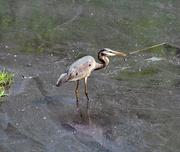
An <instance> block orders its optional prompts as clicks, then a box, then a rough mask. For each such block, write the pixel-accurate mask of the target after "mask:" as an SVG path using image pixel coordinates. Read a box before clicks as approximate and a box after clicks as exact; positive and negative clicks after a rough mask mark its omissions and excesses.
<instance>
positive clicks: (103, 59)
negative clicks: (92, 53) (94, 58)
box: [94, 56, 109, 70]
mask: <svg viewBox="0 0 180 152" xmlns="http://www.w3.org/2000/svg"><path fill="white" fill-rule="evenodd" d="M98 59H99V60H100V61H101V62H102V63H97V62H96V66H95V69H94V70H99V69H102V68H104V67H105V66H107V65H108V63H109V59H108V58H107V57H106V56H98Z"/></svg>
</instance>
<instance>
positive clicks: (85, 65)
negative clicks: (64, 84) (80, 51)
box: [66, 56, 95, 81]
mask: <svg viewBox="0 0 180 152" xmlns="http://www.w3.org/2000/svg"><path fill="white" fill-rule="evenodd" d="M94 66H95V60H94V58H93V57H91V56H85V57H83V58H81V59H79V60H77V61H76V62H74V63H73V64H72V65H71V66H69V68H68V69H67V70H66V73H67V74H68V80H67V81H76V80H80V79H82V78H85V77H87V76H89V75H90V74H91V71H93V70H94Z"/></svg>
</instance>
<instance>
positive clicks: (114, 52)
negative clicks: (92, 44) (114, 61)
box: [105, 48, 126, 56]
mask: <svg viewBox="0 0 180 152" xmlns="http://www.w3.org/2000/svg"><path fill="white" fill-rule="evenodd" d="M105 49H106V50H107V51H108V53H109V55H110V54H111V55H120V56H126V54H124V53H121V52H117V51H114V50H111V49H108V48H105Z"/></svg>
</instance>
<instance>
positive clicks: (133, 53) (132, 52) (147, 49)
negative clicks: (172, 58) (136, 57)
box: [129, 42, 167, 54]
mask: <svg viewBox="0 0 180 152" xmlns="http://www.w3.org/2000/svg"><path fill="white" fill-rule="evenodd" d="M164 44H167V42H164V43H161V44H157V45H154V46H151V47H147V48H145V49H141V50H137V51H134V52H131V53H129V54H134V53H138V52H141V51H145V50H149V49H152V48H155V47H158V46H161V45H164Z"/></svg>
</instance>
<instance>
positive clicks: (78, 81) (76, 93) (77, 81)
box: [76, 80, 79, 109]
mask: <svg viewBox="0 0 180 152" xmlns="http://www.w3.org/2000/svg"><path fill="white" fill-rule="evenodd" d="M78 86H79V80H77V87H76V102H77V109H79V100H78Z"/></svg>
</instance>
